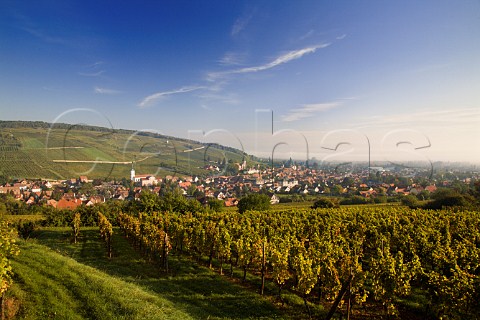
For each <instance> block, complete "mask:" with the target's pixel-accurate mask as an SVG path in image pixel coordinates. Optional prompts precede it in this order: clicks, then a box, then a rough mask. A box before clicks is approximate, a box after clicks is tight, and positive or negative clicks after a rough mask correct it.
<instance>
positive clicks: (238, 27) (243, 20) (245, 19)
mask: <svg viewBox="0 0 480 320" xmlns="http://www.w3.org/2000/svg"><path fill="white" fill-rule="evenodd" d="M252 17H253V13H249V14H247V15H243V16H241V17H239V18H238V19H237V20H235V23H234V24H233V26H232V31H231V32H230V34H231V35H232V36H236V35H237V34H239V33H240V32H242V31H243V30H244V29H245V28H246V27H247V25H248V24H249V23H250V20H252Z"/></svg>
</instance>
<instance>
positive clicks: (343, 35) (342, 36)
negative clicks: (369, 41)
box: [336, 33, 347, 40]
mask: <svg viewBox="0 0 480 320" xmlns="http://www.w3.org/2000/svg"><path fill="white" fill-rule="evenodd" d="M346 37H347V34H346V33H344V34H342V35H340V36H338V37H337V38H336V39H337V40H343V39H345V38H346Z"/></svg>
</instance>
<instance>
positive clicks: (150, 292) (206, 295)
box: [7, 228, 287, 319]
mask: <svg viewBox="0 0 480 320" xmlns="http://www.w3.org/2000/svg"><path fill="white" fill-rule="evenodd" d="M70 234H71V232H70V229H68V228H48V229H43V230H41V231H37V232H36V234H35V235H34V238H33V239H30V240H28V241H21V242H20V243H19V246H20V250H21V254H20V255H19V256H17V257H15V258H14V259H13V263H12V264H13V268H14V270H15V277H14V285H13V286H12V288H11V290H9V292H8V295H7V297H8V301H9V303H8V305H9V313H10V314H12V313H16V315H15V317H14V318H15V319H48V318H58V319H192V318H193V319H207V318H209V319H253V318H255V319H258V318H268V319H271V318H285V317H287V316H286V315H285V314H284V313H282V311H280V310H279V309H278V308H277V307H275V306H274V305H273V304H272V303H271V302H269V301H268V300H267V299H264V298H261V297H260V296H259V295H258V294H257V293H255V292H253V291H251V290H247V289H245V288H244V287H242V286H241V285H239V284H235V283H233V282H231V281H228V279H226V278H225V277H223V276H220V275H218V274H217V273H215V272H213V271H212V270H210V269H208V268H205V267H202V266H199V265H198V264H195V263H193V262H191V261H190V260H188V259H186V258H179V257H173V258H172V260H171V270H172V271H171V272H169V273H165V272H163V271H162V270H161V269H160V268H158V267H157V266H156V264H155V263H154V262H148V261H145V260H144V258H143V257H142V256H141V255H139V254H138V253H137V252H136V251H134V250H133V249H132V248H131V245H130V244H129V243H128V242H127V241H126V240H125V239H124V238H123V237H121V236H120V235H118V232H117V233H116V234H115V235H114V239H113V241H114V254H113V258H112V259H108V258H107V256H106V252H105V247H104V245H103V243H102V242H100V240H99V237H98V228H83V229H82V231H81V239H80V242H79V243H77V244H73V243H71V239H70Z"/></svg>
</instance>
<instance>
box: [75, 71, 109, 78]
mask: <svg viewBox="0 0 480 320" xmlns="http://www.w3.org/2000/svg"><path fill="white" fill-rule="evenodd" d="M104 73H105V70H99V71H96V72H79V73H78V75H80V76H83V77H99V76H101V75H102V74H104Z"/></svg>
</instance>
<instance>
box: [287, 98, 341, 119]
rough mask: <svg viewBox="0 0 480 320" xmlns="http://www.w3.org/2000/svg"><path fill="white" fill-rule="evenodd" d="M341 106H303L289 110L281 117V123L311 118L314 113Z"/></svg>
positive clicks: (332, 104)
mask: <svg viewBox="0 0 480 320" xmlns="http://www.w3.org/2000/svg"><path fill="white" fill-rule="evenodd" d="M341 105H342V104H341V103H340V102H330V103H315V104H305V105H302V106H301V107H299V108H295V109H292V110H290V111H289V113H288V114H287V115H283V116H282V121H283V122H291V121H297V120H301V119H304V118H308V117H311V116H312V115H313V114H315V113H318V112H324V111H328V110H331V109H334V108H337V107H339V106H341Z"/></svg>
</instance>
